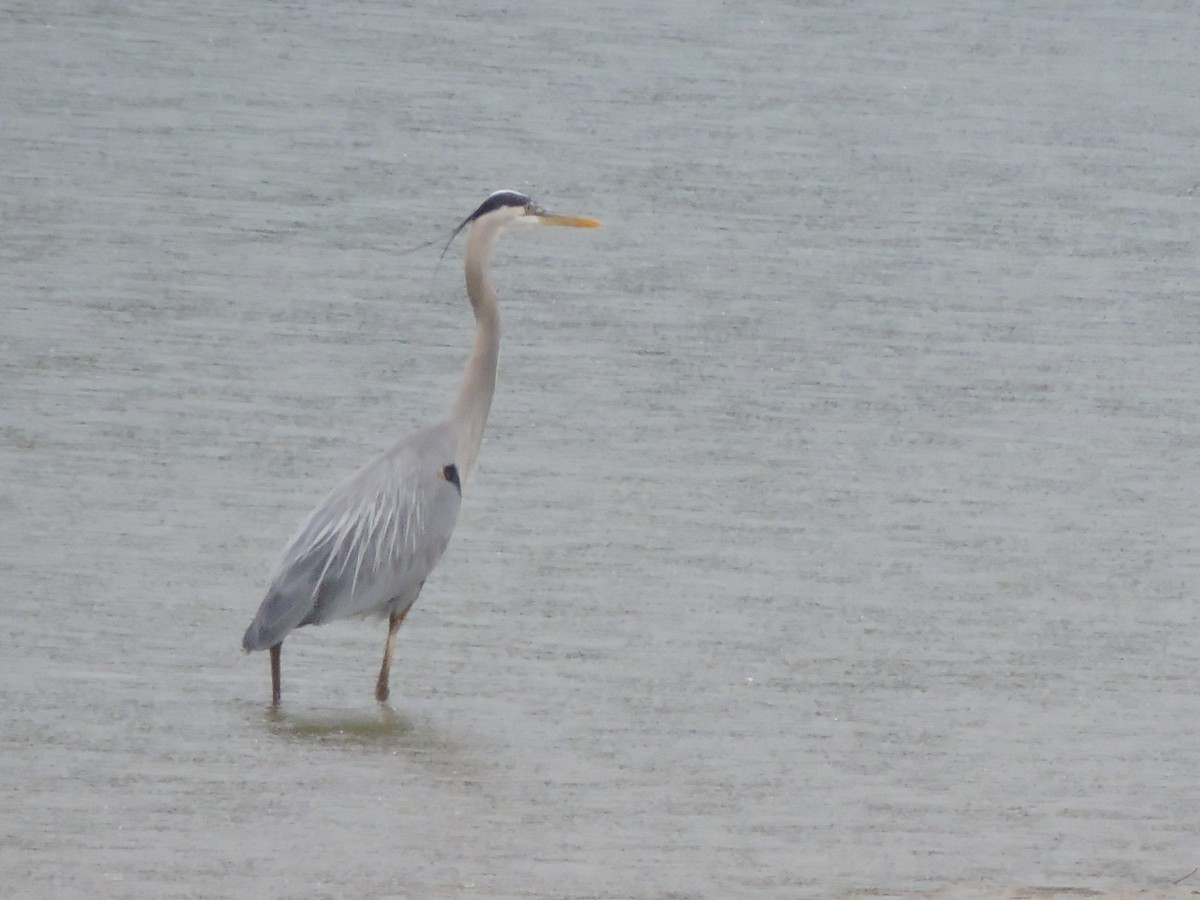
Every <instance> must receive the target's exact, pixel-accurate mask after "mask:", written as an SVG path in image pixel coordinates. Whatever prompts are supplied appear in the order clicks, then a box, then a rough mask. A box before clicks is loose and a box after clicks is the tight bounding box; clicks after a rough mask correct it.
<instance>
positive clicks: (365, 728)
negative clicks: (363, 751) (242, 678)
mask: <svg viewBox="0 0 1200 900" xmlns="http://www.w3.org/2000/svg"><path fill="white" fill-rule="evenodd" d="M263 722H264V723H265V724H266V726H267V727H268V728H269V729H270V731H271V733H272V734H274V735H276V736H277V737H285V738H291V739H293V740H297V741H308V742H312V741H319V742H323V743H344V744H358V745H364V746H365V745H370V744H386V745H388V746H390V747H394V746H396V744H397V742H400V743H402V744H405V745H408V744H410V743H412V742H413V741H414V740H416V741H418V742H419V741H420V740H421V735H422V729H419V728H418V726H417V724H416V723H415V722H414V721H413V720H412V719H411V718H409V717H408V716H406V715H404V714H402V713H398V712H396V710H394V709H392V708H391V707H390V706H382V705H381V706H379V707H378V708H377V709H375V710H373V711H371V712H364V711H359V712H354V711H346V710H337V711H331V712H330V713H328V714H325V715H322V714H319V713H316V714H314V713H308V714H296V713H290V712H287V711H286V710H284V709H268V710H267V711H266V712H265V713H264V714H263ZM425 733H426V734H427V733H428V729H427V728H426V729H425Z"/></svg>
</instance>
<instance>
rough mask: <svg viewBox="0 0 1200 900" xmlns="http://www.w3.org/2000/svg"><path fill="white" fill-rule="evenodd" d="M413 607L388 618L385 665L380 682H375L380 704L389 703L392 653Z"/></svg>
mask: <svg viewBox="0 0 1200 900" xmlns="http://www.w3.org/2000/svg"><path fill="white" fill-rule="evenodd" d="M410 609H412V607H411V606H406V607H405V608H404V609H402V610H400V612H394V613H392V614H391V615H390V616H388V636H387V643H386V644H384V645H383V665H382V666H381V667H380V669H379V680H378V681H377V682H375V699H376V700H378V701H379V702H380V703H385V702H387V698H388V693H389V691H388V680H389V678H390V676H391V672H392V651H393V650H394V649H395V648H396V632H397V631H398V630H399V629H400V623H401V622H403V621H404V617H405V616H407V615H408V611H409V610H410Z"/></svg>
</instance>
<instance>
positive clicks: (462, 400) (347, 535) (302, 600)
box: [242, 191, 600, 705]
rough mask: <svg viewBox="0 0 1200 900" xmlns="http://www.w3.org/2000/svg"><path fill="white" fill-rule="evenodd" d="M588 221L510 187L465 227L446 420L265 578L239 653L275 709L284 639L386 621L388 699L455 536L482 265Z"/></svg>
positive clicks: (328, 511) (468, 464)
mask: <svg viewBox="0 0 1200 900" xmlns="http://www.w3.org/2000/svg"><path fill="white" fill-rule="evenodd" d="M599 224H600V223H599V222H597V221H596V220H595V219H587V218H583V217H577V216H560V215H555V214H551V213H547V212H546V211H545V210H542V209H541V208H539V207H538V206H536V205H535V204H534V203H533V201H532V200H531V199H530V198H529V197H527V196H525V195H524V194H519V193H517V192H515V191H497V192H496V193H494V194H492V195H491V196H490V197H488V198H487V200H485V201H484V202H483V204H481V205H480V207H479V208H478V209H477V210H476V211H475V212H474V213H472V214H471V215H470V216H468V217H467V218H466V219H464V220H463V222H462V224H460V225H459V226H458V229H457V230H456V231H455V234H457V233H458V232H459V231H461V230H462V229H463V228H467V229H468V230H467V247H466V254H465V269H466V283H467V296H468V297H469V298H470V301H471V306H472V308H473V310H474V313H475V341H474V345H473V347H472V350H471V355H470V357H469V358H468V360H467V366H466V370H465V372H464V373H463V380H462V385H461V387H460V388H459V391H458V395H457V397H456V398H455V400H454V403H453V405H452V406H451V408H450V411H449V413H448V414H447V415H446V417H445V418H444V419H442V420H441V421H440V422H438V423H437V424H435V425H433V426H431V427H429V428H426V429H423V430H422V431H418V432H416V433H415V434H412V435H409V436H408V437H406V438H403V439H402V440H400V441H398V442H397V443H396V444H394V445H393V446H392V447H391V448H389V449H388V450H386V451H385V452H383V453H382V454H380V455H379V456H377V457H376V458H375V459H373V460H371V461H370V462H369V463H367V464H366V465H365V466H363V467H362V468H361V469H359V470H358V471H357V472H355V473H354V474H353V475H351V476H350V477H349V478H348V479H346V480H345V481H343V482H342V483H341V484H340V485H338V486H337V487H336V488H334V489H333V491H331V492H330V493H329V495H328V496H326V497H325V499H324V500H323V501H321V503H320V504H319V505H318V506H317V508H316V509H314V510H313V511H312V512H311V513H310V514H309V516H308V518H307V519H305V520H304V522H303V523H302V524H301V526H300V529H299V530H298V531H297V532H296V535H295V536H294V537H293V538H292V540H291V541H290V542H289V543H288V544H287V546H286V547H285V548H284V551H283V555H282V557H281V558H280V560H279V562H278V563H277V564H276V566H275V569H274V570H273V571H272V573H271V576H270V579H269V586H268V588H267V594H266V597H265V598H264V599H263V601H262V605H261V606H260V607H259V609H258V613H257V614H256V615H255V617H254V621H252V622H251V623H250V627H249V628H247V629H246V634H245V637H244V638H243V639H242V646H243V647H244V648H245V649H246V650H247V651H251V650H263V649H269V650H270V651H271V653H270V655H271V700H272V704H274V705H278V704H279V701H280V697H281V689H280V651H281V647H282V644H283V640H284V638H286V637H287V636H288V635H289V634H290V633H291V632H292V631H293V630H295V629H296V628H300V627H302V626H304V625H321V624H323V623H325V622H330V621H333V620H335V619H344V618H349V617H353V616H372V615H378V616H387V617H388V637H387V643H386V645H385V647H384V657H383V665H382V667H381V669H380V673H379V679H378V681H377V682H376V689H375V696H376V698H377V699H378V700H379V701H380V702H383V701H385V700H387V698H388V694H389V686H388V682H389V673H390V667H391V658H392V652H393V647H394V638H395V634H396V631H397V629H398V628H399V627H400V624H401V623H402V622H403V621H404V616H405V615H406V614H407V613H408V610H409V609H410V608H411V607H412V605H413V603H415V602H416V600H417V597H418V595H419V594H420V592H421V588H422V587H423V586H424V584H425V580H426V579H427V578H428V577H429V575H430V573H431V572H432V571H433V570H434V568H435V567H436V566H437V564H438V561H439V560H440V559H441V557H442V554H443V553H444V552H445V550H446V547H447V545H448V544H449V543H450V536H451V534H452V533H453V531H454V524H455V522H456V521H457V519H458V510H459V507H460V505H461V503H462V488H463V486H464V485H465V484H466V482H467V480H468V479H469V478H470V476H471V473H472V472H473V470H474V468H475V461H476V459H477V458H478V456H479V447H480V444H481V443H482V441H483V429H484V426H485V424H486V423H487V417H488V412H489V410H490V409H491V404H492V396H493V394H494V393H495V388H496V364H497V362H498V360H499V355H500V308H499V303H498V301H497V298H496V292H495V289H494V287H493V285H492V280H491V274H490V272H489V270H488V261H489V258H490V256H491V249H492V246H493V244H494V242H495V240H496V238H497V237H498V236H499V235H500V234H501V233H502V232H504V231H506V230H509V229H511V228H515V227H520V226H526V225H566V226H572V227H595V226H596V225H599Z"/></svg>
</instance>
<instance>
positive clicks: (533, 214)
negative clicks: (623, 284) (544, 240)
mask: <svg viewBox="0 0 1200 900" xmlns="http://www.w3.org/2000/svg"><path fill="white" fill-rule="evenodd" d="M475 222H478V223H479V224H481V225H482V224H485V223H486V224H488V225H492V226H493V227H495V228H497V229H498V230H508V229H509V228H520V227H524V226H528V225H563V226H566V227H568V228H596V227H597V226H599V225H600V224H601V223H600V221H599V220H598V219H591V218H588V217H587V216H563V215H559V214H558V213H552V212H547V211H546V210H544V209H542V208H541V207H540V206H538V205H537V204H536V203H534V202H533V198H532V197H530V196H528V195H527V194H522V193H521V192H520V191H496V192H495V193H494V194H492V195H491V196H489V197H488V198H487V199H486V200H484V201H483V203H481V204H479V208H478V209H477V210H475V212H473V213H471V214H470V215H469V216H467V217H466V218H465V219H463V220H462V222H461V223H460V224H459V226H458V227H457V228H455V229H454V234H455V235H457V234H458V233H459V232H460V231H462V230H463V229H464V228H466V227H467V226H468V225H470V224H472V223H475ZM451 240H453V235H452V236H451Z"/></svg>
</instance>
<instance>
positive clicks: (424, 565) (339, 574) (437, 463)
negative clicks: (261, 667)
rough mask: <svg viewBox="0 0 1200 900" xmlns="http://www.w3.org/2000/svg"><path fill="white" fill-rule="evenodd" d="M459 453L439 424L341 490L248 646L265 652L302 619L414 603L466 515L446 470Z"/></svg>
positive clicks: (302, 545) (275, 584)
mask: <svg viewBox="0 0 1200 900" xmlns="http://www.w3.org/2000/svg"><path fill="white" fill-rule="evenodd" d="M455 449H456V447H455V442H454V441H453V440H452V436H451V435H450V434H448V433H447V429H446V428H445V427H444V426H435V427H434V428H431V429H428V430H426V431H423V432H420V433H418V434H416V435H414V436H413V437H412V438H409V439H408V440H405V441H402V442H401V443H399V444H397V445H396V446H394V447H393V448H392V449H390V450H388V451H387V452H386V453H384V454H383V455H381V456H379V457H377V458H376V459H374V460H372V461H371V462H370V463H368V464H367V465H365V466H364V467H363V468H361V469H359V470H358V471H357V472H356V473H354V475H352V476H351V477H350V478H348V479H347V480H346V481H344V482H342V484H340V485H339V486H338V487H336V488H334V490H333V491H332V492H331V493H330V494H329V496H328V497H326V498H325V499H324V500H323V501H322V502H321V504H320V505H319V506H317V508H316V509H315V510H313V512H312V513H311V514H310V515H309V517H308V518H307V519H306V520H305V521H304V523H303V524H302V525H301V526H300V530H299V531H298V532H297V533H296V535H295V537H293V538H292V540H291V541H290V542H289V543H288V545H287V547H286V548H285V550H284V552H283V556H282V558H281V559H280V561H279V563H278V565H277V566H276V567H275V570H274V571H273V572H272V573H271V577H270V586H269V587H268V589H267V596H266V598H265V599H264V600H263V602H262V605H261V606H260V607H259V610H258V614H257V615H256V616H255V617H254V621H253V622H251V623H250V627H249V628H248V629H246V636H245V638H244V639H243V641H242V645H243V646H244V647H245V648H246V649H247V650H261V649H263V648H265V647H270V646H271V645H273V644H276V643H278V642H279V641H281V640H283V638H284V637H285V636H286V635H287V634H288V632H290V631H291V630H292V629H294V628H298V627H299V626H301V625H313V624H320V623H322V622H328V621H331V620H333V619H343V618H347V617H350V616H365V615H371V614H372V613H375V614H383V613H385V612H387V611H389V607H390V606H391V605H392V604H396V605H400V606H403V605H407V604H410V603H412V602H413V601H415V600H416V598H417V594H418V593H419V592H420V590H421V585H422V584H423V583H424V582H425V579H426V578H428V577H429V574H430V573H431V572H432V571H433V569H434V567H435V566H436V565H437V563H438V560H439V559H441V556H442V554H443V553H444V552H445V550H446V546H447V545H448V544H449V543H450V535H451V533H452V532H453V530H454V524H455V522H456V521H457V519H458V509H459V506H460V504H461V496H460V494H459V491H458V490H457V489H456V488H455V487H454V485H452V484H450V483H449V482H447V481H445V480H444V479H443V478H441V477H439V474H438V473H439V471H440V470H441V469H442V467H443V466H445V465H446V464H448V463H451V462H453V461H454V451H455Z"/></svg>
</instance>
